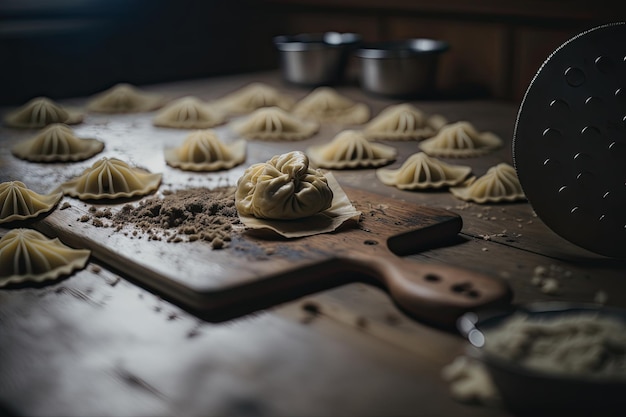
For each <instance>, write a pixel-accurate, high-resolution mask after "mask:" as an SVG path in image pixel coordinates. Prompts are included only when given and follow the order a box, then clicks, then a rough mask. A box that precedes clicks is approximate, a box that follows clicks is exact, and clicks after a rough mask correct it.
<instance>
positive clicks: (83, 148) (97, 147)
mask: <svg viewBox="0 0 626 417" xmlns="http://www.w3.org/2000/svg"><path fill="white" fill-rule="evenodd" d="M102 149H104V143H102V142H100V141H99V140H97V139H91V138H78V137H77V136H76V135H75V134H74V132H73V131H72V129H71V128H70V127H69V126H67V125H65V124H63V123H54V124H51V125H50V126H48V127H46V128H44V129H43V130H42V131H41V132H40V133H39V134H38V135H37V136H35V137H33V138H31V139H26V140H22V141H20V142H18V143H17V144H16V145H15V146H14V147H13V149H12V152H13V155H15V156H17V157H18V158H22V159H26V160H27V161H33V162H67V161H82V160H84V159H87V158H91V157H92V156H94V155H96V154H97V153H99V152H101V151H102Z"/></svg>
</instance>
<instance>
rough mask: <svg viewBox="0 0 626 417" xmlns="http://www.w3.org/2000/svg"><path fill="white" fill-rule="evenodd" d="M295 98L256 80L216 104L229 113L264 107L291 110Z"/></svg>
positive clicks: (251, 110)
mask: <svg viewBox="0 0 626 417" xmlns="http://www.w3.org/2000/svg"><path fill="white" fill-rule="evenodd" d="M294 102H295V100H294V99H293V98H291V97H290V96H288V95H286V94H283V93H281V92H280V91H278V90H277V89H276V88H274V87H272V86H270V85H267V84H264V83H260V82H254V83H251V84H248V85H247V86H245V87H243V88H241V89H239V90H237V91H235V92H233V93H230V94H228V95H226V96H224V97H222V98H220V99H219V100H217V102H216V105H217V106H218V107H219V108H220V109H222V110H223V111H224V112H225V113H228V114H247V113H251V112H253V111H255V110H257V109H260V108H262V107H279V108H281V109H283V110H290V109H291V107H293V104H294Z"/></svg>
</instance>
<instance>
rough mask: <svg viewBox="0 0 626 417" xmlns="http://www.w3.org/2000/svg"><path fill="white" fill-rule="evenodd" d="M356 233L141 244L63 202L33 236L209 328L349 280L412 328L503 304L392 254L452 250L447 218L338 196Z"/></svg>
mask: <svg viewBox="0 0 626 417" xmlns="http://www.w3.org/2000/svg"><path fill="white" fill-rule="evenodd" d="M344 191H345V192H346V194H347V195H348V197H349V198H350V200H351V201H352V203H353V205H354V206H355V207H356V209H357V210H359V211H361V212H362V219H361V221H360V222H359V223H358V224H352V225H350V226H347V227H343V228H341V229H340V230H338V231H336V232H333V233H326V234H319V235H314V236H309V237H305V238H299V239H284V238H275V239H268V238H260V237H258V236H254V235H252V234H250V233H248V232H246V231H244V230H241V232H238V233H235V235H234V236H233V237H232V241H231V242H230V244H229V246H228V247H226V248H223V249H212V248H211V245H210V244H209V243H208V242H204V241H195V242H179V243H172V242H167V241H165V240H162V241H157V240H148V238H147V236H141V233H139V234H138V235H134V236H133V235H132V234H129V233H120V232H116V231H115V230H113V229H112V228H103V227H96V226H94V225H93V224H92V223H90V222H80V221H77V219H79V218H80V217H81V216H83V215H85V214H88V210H89V208H90V207H93V206H96V207H98V208H106V207H110V208H111V209H113V210H119V209H120V206H121V205H120V204H117V205H110V204H109V205H107V204H99V203H94V205H92V204H91V203H90V204H85V203H83V202H80V201H78V200H73V199H68V198H66V199H65V201H69V202H70V204H71V207H69V208H65V209H63V210H59V209H57V210H55V211H53V212H52V213H51V214H50V215H48V216H47V217H45V218H43V219H41V220H38V221H36V222H34V223H33V227H34V228H36V229H38V230H39V231H41V232H43V233H45V234H46V235H48V236H50V237H59V238H60V239H61V240H62V241H63V242H64V243H66V244H68V245H70V246H73V247H80V248H88V249H90V250H91V251H92V257H93V258H95V259H96V260H97V261H99V262H100V263H102V264H104V265H106V266H107V267H109V268H112V269H113V270H116V271H117V272H120V273H121V274H122V275H123V276H126V277H128V278H130V279H131V280H133V281H135V282H137V283H138V284H140V285H142V286H144V287H146V288H148V289H150V290H152V291H154V292H156V293H158V294H159V295H161V296H163V297H164V298H166V299H168V300H170V301H172V302H174V303H176V304H178V305H180V306H181V307H183V308H185V309H187V310H190V311H193V312H194V313H196V314H199V315H201V316H202V317H204V318H206V319H209V320H220V319H222V317H228V316H229V315H231V314H234V315H239V314H241V312H242V311H243V312H246V311H248V312H249V311H253V310H255V309H258V308H262V307H264V306H269V305H272V304H273V303H276V302H280V301H281V300H286V299H293V298H295V297H297V296H299V295H303V294H306V293H308V292H311V291H316V290H319V289H322V288H328V287H332V286H336V285H341V284H343V283H347V282H352V281H365V282H370V283H373V284H375V285H379V286H381V287H382V288H384V289H386V290H387V291H388V292H389V294H390V296H391V297H392V298H393V300H394V301H395V302H396V303H397V304H398V305H399V306H400V307H401V308H402V309H404V310H406V311H407V312H408V313H409V314H412V315H413V316H415V317H416V318H418V319H421V320H424V321H427V322H431V323H433V324H439V325H444V326H449V325H451V324H453V323H454V322H455V320H456V318H457V317H458V316H459V315H460V314H462V313H464V312H466V311H468V310H473V309H477V308H481V307H486V306H491V305H493V304H495V303H499V302H508V301H509V300H510V296H511V292H510V289H509V287H508V286H507V285H506V284H505V283H503V282H502V281H500V280H498V279H495V278H492V277H489V276H485V275H481V274H478V273H474V272H471V271H469V270H462V269H457V268H452V267H447V266H444V265H433V264H421V263H418V262H416V261H415V260H413V259H406V258H403V257H401V256H400V255H407V254H410V253H416V252H418V251H420V250H424V249H427V248H432V247H435V246H437V245H443V244H449V243H453V242H455V241H456V240H457V239H458V233H459V231H460V230H461V227H462V220H461V217H460V216H458V215H457V214H455V213H452V212H450V211H447V210H444V209H439V208H430V207H423V206H418V205H414V204H411V203H406V202H402V201H398V200H396V199H390V198H385V197H383V196H380V195H377V194H372V193H369V192H367V191H363V190H358V189H350V188H346V187H344Z"/></svg>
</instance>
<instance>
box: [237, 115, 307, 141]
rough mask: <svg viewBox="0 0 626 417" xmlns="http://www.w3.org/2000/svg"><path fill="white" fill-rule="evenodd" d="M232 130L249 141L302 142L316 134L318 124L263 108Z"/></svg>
mask: <svg viewBox="0 0 626 417" xmlns="http://www.w3.org/2000/svg"><path fill="white" fill-rule="evenodd" d="M233 129H234V130H235V131H236V132H237V133H239V134H240V135H242V136H245V137H247V138H249V139H261V140H302V139H306V138H309V137H311V136H313V135H314V134H315V133H317V131H318V129H319V124H318V123H317V122H314V121H311V120H301V119H299V118H297V117H294V116H292V115H291V114H289V113H287V112H286V111H284V110H283V109H281V108H279V107H263V108H261V109H258V110H255V111H254V112H252V113H251V114H250V115H248V116H246V118H245V119H244V120H240V121H239V122H237V123H235V124H233Z"/></svg>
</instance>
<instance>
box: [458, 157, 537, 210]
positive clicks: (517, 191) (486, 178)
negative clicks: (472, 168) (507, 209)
mask: <svg viewBox="0 0 626 417" xmlns="http://www.w3.org/2000/svg"><path fill="white" fill-rule="evenodd" d="M450 191H451V192H452V194H454V195H455V196H456V197H458V198H460V199H461V200H466V201H474V202H476V203H480V204H482V203H499V202H503V201H516V200H525V199H526V196H525V195H524V191H523V190H522V186H521V184H520V182H519V179H518V178H517V174H516V172H515V168H513V167H512V166H511V165H509V164H507V163H505V162H502V163H500V164H498V165H496V166H493V167H491V168H489V170H488V171H487V173H486V174H485V175H483V176H482V177H480V178H478V179H476V178H472V179H470V181H468V183H467V184H466V185H465V186H463V187H454V188H451V189H450Z"/></svg>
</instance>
